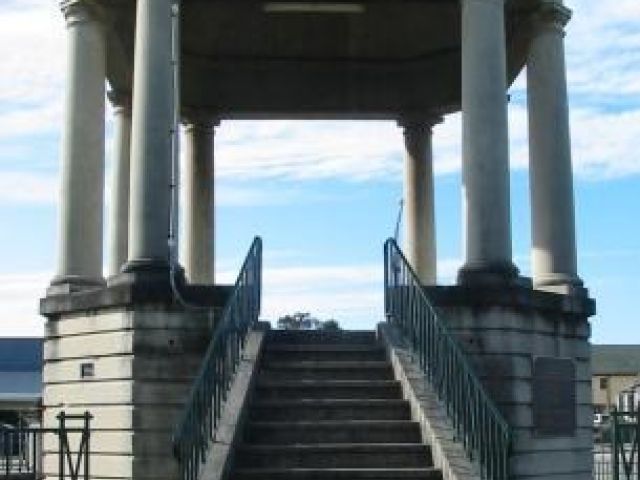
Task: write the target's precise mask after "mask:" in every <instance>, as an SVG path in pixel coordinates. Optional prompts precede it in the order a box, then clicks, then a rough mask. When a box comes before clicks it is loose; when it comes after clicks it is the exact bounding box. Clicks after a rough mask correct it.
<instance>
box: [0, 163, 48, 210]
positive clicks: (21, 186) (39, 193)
mask: <svg viewBox="0 0 640 480" xmlns="http://www.w3.org/2000/svg"><path fill="white" fill-rule="evenodd" d="M57 197H58V179H57V178H56V177H55V176H53V175H47V174H41V173H30V172H21V171H18V172H15V171H8V172H2V173H1V174H0V204H3V205H15V204H20V205H42V204H48V205H52V204H55V202H56V200H57Z"/></svg>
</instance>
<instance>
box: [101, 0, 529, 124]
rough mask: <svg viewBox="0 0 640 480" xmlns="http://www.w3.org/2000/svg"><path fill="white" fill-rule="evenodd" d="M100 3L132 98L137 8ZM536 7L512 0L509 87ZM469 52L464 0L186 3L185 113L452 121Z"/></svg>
mask: <svg viewBox="0 0 640 480" xmlns="http://www.w3.org/2000/svg"><path fill="white" fill-rule="evenodd" d="M95 3H97V4H99V6H100V7H101V8H100V11H101V14H102V15H103V18H104V23H105V25H107V35H108V37H107V38H108V41H107V77H108V80H109V83H110V84H111V87H112V88H113V89H114V90H121V91H125V92H130V91H131V87H132V78H133V51H134V25H135V5H136V2H135V1H134V0H95ZM536 3H537V2H535V1H532V0H508V1H507V7H506V8H507V10H506V33H507V52H508V53H507V57H508V58H507V65H508V76H509V78H508V81H509V83H510V82H511V81H513V80H514V79H515V77H516V76H517V74H518V73H519V72H520V70H521V69H522V67H523V65H524V63H525V59H526V52H527V48H528V44H529V30H530V28H529V25H530V18H531V7H532V5H534V4H536ZM308 5H311V9H312V10H313V8H317V9H320V10H323V9H324V11H308V10H307V11H304V10H305V8H307V9H308V8H309V7H308ZM460 52H461V14H460V4H459V2H458V1H456V0H421V1H411V0H363V1H358V2H351V1H350V2H346V1H345V0H332V1H331V2H304V1H296V2H294V1H292V0H285V1H282V0H278V1H277V2H267V1H256V0H182V1H181V104H182V105H181V107H182V110H183V113H184V112H187V111H190V110H196V111H198V112H201V113H202V112H204V113H208V114H210V115H214V116H216V117H218V118H220V119H226V118H344V119H358V118H363V119H366V118H381V119H399V118H401V117H404V116H413V115H415V116H423V115H432V114H434V113H436V114H443V113H449V112H454V111H457V110H459V109H460V91H461V84H460V78H461V72H460V69H461V58H460Z"/></svg>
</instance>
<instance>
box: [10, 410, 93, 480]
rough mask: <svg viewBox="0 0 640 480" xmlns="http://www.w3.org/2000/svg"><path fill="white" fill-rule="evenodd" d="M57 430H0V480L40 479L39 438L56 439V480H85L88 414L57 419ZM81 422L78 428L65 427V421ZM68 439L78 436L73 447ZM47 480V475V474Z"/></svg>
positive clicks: (87, 474) (88, 429)
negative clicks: (51, 437)
mask: <svg viewBox="0 0 640 480" xmlns="http://www.w3.org/2000/svg"><path fill="white" fill-rule="evenodd" d="M56 418H57V419H58V427H57V428H40V427H36V428H32V427H28V428H25V427H22V426H20V425H18V426H17V427H16V428H8V427H7V426H3V427H0V479H2V480H9V479H11V480H17V479H20V480H31V479H33V480H36V479H40V478H43V477H44V471H43V468H42V456H43V437H44V435H46V434H53V435H55V436H57V437H58V447H57V451H56V452H54V453H55V454H57V455H58V472H57V477H58V479H60V480H69V479H70V480H89V439H90V436H91V430H90V428H89V427H90V425H89V424H90V422H91V419H92V416H91V414H90V413H89V412H85V413H84V414H83V415H67V414H65V412H61V413H60V414H59V415H58V416H57V417H56ZM78 420H81V421H82V425H81V426H78V427H70V426H68V424H67V422H68V421H78ZM70 435H74V436H76V435H79V438H78V441H77V444H73V445H72V444H71V442H70V440H69V436H70ZM48 475H49V476H53V475H51V472H48Z"/></svg>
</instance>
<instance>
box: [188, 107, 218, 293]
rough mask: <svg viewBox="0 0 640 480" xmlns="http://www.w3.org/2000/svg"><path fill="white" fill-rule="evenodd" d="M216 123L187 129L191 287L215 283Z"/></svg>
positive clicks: (196, 124)
mask: <svg viewBox="0 0 640 480" xmlns="http://www.w3.org/2000/svg"><path fill="white" fill-rule="evenodd" d="M213 138H214V123H213V122H212V121H211V120H208V119H199V120H193V121H190V122H189V123H188V124H187V125H186V127H185V140H186V142H185V143H186V145H185V147H186V148H185V169H184V188H185V195H184V199H185V204H184V229H185V230H184V242H185V243H184V268H185V273H186V276H187V279H188V281H189V282H191V283H197V284H213V283H214V273H215V271H214V270H215V269H214V242H215V233H214V232H215V221H214V219H215V216H214V184H213V172H214V154H213Z"/></svg>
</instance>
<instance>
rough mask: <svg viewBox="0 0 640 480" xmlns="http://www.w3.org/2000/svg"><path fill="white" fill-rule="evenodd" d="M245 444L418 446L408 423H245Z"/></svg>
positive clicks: (417, 436) (414, 425)
mask: <svg viewBox="0 0 640 480" xmlns="http://www.w3.org/2000/svg"><path fill="white" fill-rule="evenodd" d="M244 440H245V443H246V444H292V443H297V444H312V443H420V442H421V437H420V429H419V427H418V424H417V423H415V422H411V421H381V420H372V421H371V420H358V421H347V420H342V421H332V422H249V423H248V425H247V429H246V431H245V437H244Z"/></svg>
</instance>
